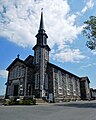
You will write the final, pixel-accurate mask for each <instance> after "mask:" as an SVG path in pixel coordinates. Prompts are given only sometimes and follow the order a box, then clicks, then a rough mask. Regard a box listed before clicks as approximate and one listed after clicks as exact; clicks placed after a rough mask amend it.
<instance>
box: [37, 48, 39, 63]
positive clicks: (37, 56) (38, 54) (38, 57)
mask: <svg viewBox="0 0 96 120" xmlns="http://www.w3.org/2000/svg"><path fill="white" fill-rule="evenodd" d="M38 62H39V54H38V50H37V51H36V63H38Z"/></svg>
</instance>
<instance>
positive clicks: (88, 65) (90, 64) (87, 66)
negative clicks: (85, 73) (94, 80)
mask: <svg viewBox="0 0 96 120" xmlns="http://www.w3.org/2000/svg"><path fill="white" fill-rule="evenodd" d="M92 66H96V63H89V64H87V65H84V66H81V67H80V68H81V69H85V68H89V67H92Z"/></svg>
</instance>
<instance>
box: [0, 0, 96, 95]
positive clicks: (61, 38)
mask: <svg viewBox="0 0 96 120" xmlns="http://www.w3.org/2000/svg"><path fill="white" fill-rule="evenodd" d="M41 8H44V25H45V30H46V33H47V35H48V45H49V46H50V48H51V52H50V62H51V63H54V64H56V65H58V66H60V67H62V68H63V69H65V70H68V71H69V72H72V73H73V74H75V75H78V76H80V77H82V76H88V77H89V79H90V81H91V84H90V86H91V87H93V88H96V82H95V79H96V51H91V50H90V49H88V48H87V47H86V46H85V44H86V40H87V39H86V38H85V37H84V36H83V35H82V32H81V31H82V29H83V27H84V24H83V22H84V21H86V20H88V19H89V16H92V15H96V0H79V1H78V0H10V1H9V0H0V95H3V94H5V88H6V87H5V83H6V81H7V71H6V68H7V67H8V66H9V65H10V63H11V62H12V61H13V60H14V59H15V58H16V57H17V54H20V59H23V60H24V59H25V58H26V57H27V56H28V55H33V54H34V52H33V50H32V47H33V46H34V45H35V43H36V38H35V35H36V34H37V32H38V28H39V23H40V11H41Z"/></svg>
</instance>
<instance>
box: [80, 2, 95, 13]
mask: <svg viewBox="0 0 96 120" xmlns="http://www.w3.org/2000/svg"><path fill="white" fill-rule="evenodd" d="M85 2H86V6H85V7H84V8H83V9H82V11H81V12H82V13H85V12H86V11H87V10H88V9H90V8H92V7H93V6H94V2H93V0H85Z"/></svg>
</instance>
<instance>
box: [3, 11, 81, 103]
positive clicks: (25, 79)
mask: <svg viewBox="0 0 96 120" xmlns="http://www.w3.org/2000/svg"><path fill="white" fill-rule="evenodd" d="M36 38H37V43H36V45H35V46H34V47H33V50H34V56H32V55H29V56H28V57H27V58H26V59H25V60H21V59H20V58H19V56H18V57H17V58H16V59H15V60H14V61H13V62H12V63H11V64H10V65H9V66H8V68H7V71H8V79H7V82H6V94H5V98H10V97H11V96H13V97H21V96H22V97H28V96H34V97H35V98H41V99H45V100H46V101H49V102H58V101H69V100H80V99H81V89H80V80H81V78H80V77H78V76H76V75H74V74H72V73H70V72H68V71H66V70H64V69H62V68H60V67H58V66H56V65H54V64H52V63H50V62H49V52H50V50H51V49H50V47H49V46H48V44H47V38H48V36H47V34H46V32H45V30H44V23H43V12H41V19H40V27H39V30H38V34H37V35H36Z"/></svg>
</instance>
